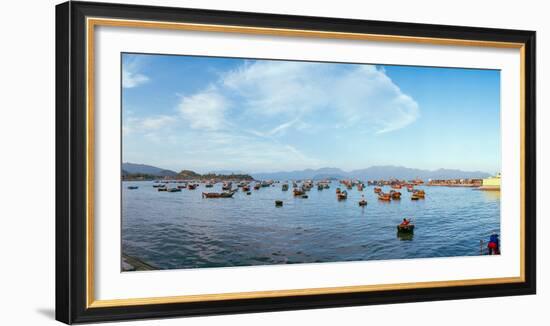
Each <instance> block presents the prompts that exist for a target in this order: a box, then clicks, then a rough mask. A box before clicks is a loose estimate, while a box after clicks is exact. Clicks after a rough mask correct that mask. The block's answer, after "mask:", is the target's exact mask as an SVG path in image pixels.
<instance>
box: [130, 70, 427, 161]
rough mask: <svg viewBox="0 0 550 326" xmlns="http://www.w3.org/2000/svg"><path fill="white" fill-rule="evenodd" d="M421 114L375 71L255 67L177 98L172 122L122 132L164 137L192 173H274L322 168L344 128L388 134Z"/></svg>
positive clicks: (155, 121) (143, 123)
mask: <svg viewBox="0 0 550 326" xmlns="http://www.w3.org/2000/svg"><path fill="white" fill-rule="evenodd" d="M418 116H419V108H418V104H417V103H416V102H415V101H414V99H413V98H411V97H410V96H408V95H406V94H404V93H403V92H402V91H401V89H400V88H399V87H398V86H397V85H396V84H395V83H394V82H393V81H392V80H391V79H390V78H389V77H388V76H387V75H386V73H385V71H384V70H382V69H378V68H377V67H375V66H369V65H367V66H365V65H333V64H322V63H304V62H283V61H254V62H247V63H245V64H244V65H242V66H241V67H239V68H238V69H234V70H231V71H228V72H225V73H222V74H220V77H219V79H218V80H215V81H213V82H212V83H211V84H210V85H209V86H207V87H205V88H204V89H202V90H200V91H198V92H196V93H191V94H185V95H180V98H179V102H178V104H177V107H176V113H175V114H174V116H154V117H151V118H148V119H127V122H128V123H127V125H126V124H125V132H126V129H127V130H128V131H130V132H131V131H137V130H140V131H142V134H143V135H144V138H143V139H145V140H147V141H151V142H153V141H154V140H155V139H157V138H158V137H157V136H158V135H159V134H161V135H162V137H161V138H159V139H163V142H162V145H163V146H164V145H166V143H167V142H168V141H167V137H172V139H171V140H170V143H172V144H175V145H174V146H177V151H175V153H177V154H175V155H178V156H180V157H181V162H185V166H186V167H187V168H195V169H199V170H204V171H208V170H215V169H220V168H221V167H223V168H224V169H233V170H243V169H245V170H247V171H269V170H285V169H301V168H315V167H322V166H325V165H327V162H325V161H323V159H321V158H324V159H329V160H330V159H331V158H330V157H329V158H327V157H326V156H324V155H323V154H322V153H321V154H320V153H319V150H320V149H319V148H317V149H316V147H319V146H322V144H324V143H325V142H328V141H333V140H334V138H335V137H336V138H337V137H339V136H342V137H345V136H346V134H345V131H346V130H352V131H356V130H359V131H360V132H363V131H365V132H370V133H371V134H375V133H387V132H391V131H394V130H398V129H401V128H403V127H406V126H408V125H410V124H411V123H413V122H414V121H415V120H416V119H417V118H418ZM176 123H177V124H178V129H177V130H176V131H173V130H170V131H169V132H161V131H162V130H164V129H163V128H164V127H166V126H170V125H172V124H173V125H175V124H176ZM334 128H341V130H339V131H336V132H335V131H334ZM330 129H332V131H329V132H327V130H330ZM155 130H157V132H154V131H155ZM306 134H307V135H306ZM355 135H357V133H355ZM155 137H156V138H155ZM189 140H191V141H189ZM167 159H168V157H167ZM170 159H171V158H170ZM181 162H180V164H181ZM167 163H168V162H167Z"/></svg>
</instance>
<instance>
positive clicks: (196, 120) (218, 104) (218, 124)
mask: <svg viewBox="0 0 550 326" xmlns="http://www.w3.org/2000/svg"><path fill="white" fill-rule="evenodd" d="M229 105H230V104H229V102H228V101H227V100H226V98H225V96H224V95H223V94H222V93H221V92H219V91H218V89H217V87H216V86H213V85H212V86H209V87H208V88H207V89H205V90H203V91H201V92H199V93H196V94H194V95H191V96H183V97H181V101H180V104H179V107H178V109H179V112H180V113H181V114H182V116H183V118H184V119H185V120H187V121H188V122H189V124H190V126H191V128H194V129H209V130H217V129H220V128H222V127H223V126H224V124H225V120H224V112H225V111H226V110H227V109H228V108H229Z"/></svg>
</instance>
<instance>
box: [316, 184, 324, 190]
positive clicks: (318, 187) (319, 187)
mask: <svg viewBox="0 0 550 326" xmlns="http://www.w3.org/2000/svg"><path fill="white" fill-rule="evenodd" d="M323 189H325V187H323V185H317V190H323Z"/></svg>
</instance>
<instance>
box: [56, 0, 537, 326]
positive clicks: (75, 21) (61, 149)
mask: <svg viewBox="0 0 550 326" xmlns="http://www.w3.org/2000/svg"><path fill="white" fill-rule="evenodd" d="M86 17H110V18H117V19H133V20H153V21H166V22H189V23H197V24H216V25H238V26H251V27H265V28H281V29H298V30H313V31H331V32H342V33H364V34H375V35H376V34H379V35H396V36H406V37H426V38H442V39H457V40H476V41H490V42H493V41H494V42H515V43H522V44H524V51H525V56H524V58H525V60H524V69H525V70H524V72H525V80H524V85H525V100H524V101H525V103H524V107H525V116H524V119H525V126H524V130H525V133H524V135H525V137H524V150H525V164H524V180H525V206H524V207H525V211H524V216H525V221H524V230H525V235H526V236H525V239H524V250H525V252H524V269H525V274H524V275H525V277H524V281H523V282H515V283H506V284H485V285H468V286H450V287H434V288H415V289H401V290H386V291H371V292H354V293H338V294H320V295H301V296H300V295H296V296H285V297H275V298H273V297H271V298H267V297H266V298H255V299H237V300H223V301H204V302H187V303H163V304H147V305H129V306H118V307H117V306H112V307H99V308H90V307H88V306H87V293H86V289H87V287H86V282H87V280H86V275H87V274H86V272H87V263H86V237H87V236H88V230H87V227H86V204H87V197H86V180H87V178H86V173H87V170H86V169H87V168H86V162H87V155H88V154H87V151H86V137H87V135H86V122H87V116H86V87H85V85H86V78H87V76H86V61H85V57H86V42H85V40H86ZM535 38H536V33H535V32H534V31H521V30H507V29H491V28H477V27H462V26H443V25H428V24H412V23H401V22H382V21H365V20H355V19H339V18H338V19H337V18H322V17H305V16H290V15H274V14H263V13H245V12H228V11H216V10H199V9H184V8H168V7H154V6H141V5H121V4H105V3H92V2H75V1H72V2H65V3H62V4H59V5H57V6H56V319H57V320H59V321H61V322H64V323H67V324H72V323H83V322H99V321H114V320H126V319H143V318H159V317H175V316H194V315H215V314H230V313H245V312H264V311H279V310H291V309H311V308H324V307H343V306H355V305H370V304H388V303H401V302H419V301H431V300H450V299H464V298H478V297H494V296H511V295H525V294H534V293H535V292H536V225H535V220H536V215H535V214H536V180H535V177H536V166H535V164H536V163H535V155H536V154H535V153H536V148H535V121H536V120H535V103H536V101H535V56H536V51H535Z"/></svg>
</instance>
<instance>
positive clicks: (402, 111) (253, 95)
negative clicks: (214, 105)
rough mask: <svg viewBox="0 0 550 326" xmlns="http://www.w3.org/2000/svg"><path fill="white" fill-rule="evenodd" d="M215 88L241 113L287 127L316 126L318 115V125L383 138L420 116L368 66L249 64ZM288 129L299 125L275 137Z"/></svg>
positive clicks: (392, 85) (389, 82) (413, 105)
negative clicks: (280, 120) (356, 128)
mask: <svg viewBox="0 0 550 326" xmlns="http://www.w3.org/2000/svg"><path fill="white" fill-rule="evenodd" d="M218 85H219V87H218V90H219V92H221V93H225V94H231V96H233V97H236V98H237V99H238V102H239V104H240V105H242V107H243V108H244V109H245V112H246V113H249V114H259V115H263V116H267V117H274V116H283V117H287V121H295V120H296V119H297V117H300V118H301V119H303V120H304V121H306V122H307V121H316V122H317V123H319V120H320V119H316V118H315V116H317V117H318V116H319V115H323V117H325V119H324V120H325V121H324V122H322V123H323V124H332V125H333V126H334V125H338V126H351V125H357V124H361V125H364V126H365V127H368V128H370V129H371V130H372V131H373V132H376V133H384V132H389V131H393V130H398V129H401V128H403V127H405V126H407V125H409V124H411V123H413V122H414V121H415V120H416V119H417V118H418V116H419V108H418V104H417V103H416V102H415V101H414V99H412V98H411V97H410V96H408V95H406V94H404V93H403V92H402V91H401V89H400V88H399V87H398V86H397V85H396V84H395V83H394V82H393V81H392V80H391V79H390V78H389V77H388V76H387V75H386V73H385V71H384V70H382V69H378V68H377V67H376V66H372V65H330V64H323V63H304V62H284V61H254V62H247V63H246V64H244V65H242V66H241V67H240V68H238V69H234V70H232V71H230V72H228V73H226V74H225V75H223V76H222V77H221V80H220V81H219V82H218ZM327 118H328V119H327ZM289 127H294V128H298V127H299V124H298V123H296V122H289V123H287V124H281V125H280V128H282V129H276V130H275V131H277V130H284V129H287V128H289ZM325 127H329V126H325Z"/></svg>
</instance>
